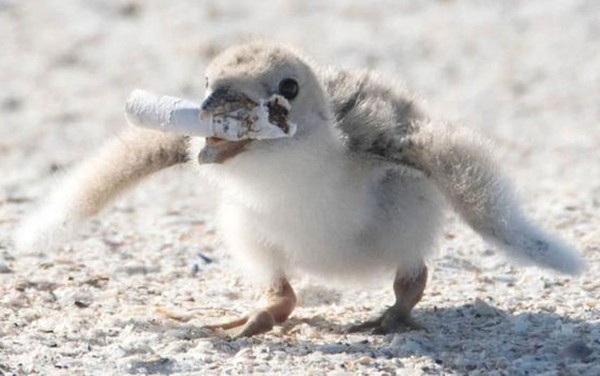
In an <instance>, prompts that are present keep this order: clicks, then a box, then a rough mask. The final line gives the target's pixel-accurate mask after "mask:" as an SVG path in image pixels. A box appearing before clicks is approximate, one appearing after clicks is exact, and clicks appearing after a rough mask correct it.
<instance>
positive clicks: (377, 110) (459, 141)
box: [17, 42, 583, 336]
mask: <svg viewBox="0 0 600 376" xmlns="http://www.w3.org/2000/svg"><path fill="white" fill-rule="evenodd" d="M206 82H207V97H206V99H205V101H204V104H203V108H202V109H203V110H204V111H208V112H210V111H214V112H215V113H219V112H227V111H230V110H231V109H232V108H235V106H238V105H242V104H243V103H259V102H261V101H263V100H265V99H267V98H270V97H272V96H273V95H280V96H282V97H284V98H285V99H286V100H287V101H288V102H289V105H290V107H289V109H287V108H286V110H288V111H289V112H285V113H281V114H279V115H278V116H280V117H286V120H289V121H290V122H291V123H294V124H296V126H297V131H296V134H295V135H294V136H293V137H290V138H281V139H266V140H248V139H245V140H240V141H227V140H223V139H215V138H209V139H206V140H205V139H201V138H190V137H182V136H173V135H168V134H161V133H158V132H154V131H148V130H139V129H130V130H128V131H126V133H125V134H124V135H123V136H122V137H120V138H119V139H118V140H117V141H114V142H112V143H110V144H109V145H107V146H105V147H104V148H103V150H101V151H100V153H99V154H98V155H97V156H96V157H93V158H91V159H90V160H88V161H85V162H84V163H83V164H82V165H81V166H80V167H79V168H78V169H77V170H76V171H74V172H73V173H72V175H71V177H69V178H68V180H67V181H66V182H65V186H64V187H62V188H61V189H60V190H57V191H56V192H55V193H54V195H53V197H52V198H51V200H50V202H49V203H48V205H47V206H46V209H42V211H41V212H39V213H37V214H35V215H34V216H32V217H31V219H30V220H28V221H27V222H25V224H24V225H23V227H22V229H21V231H20V232H19V234H18V237H17V243H18V245H19V246H21V247H35V246H40V245H43V244H47V243H48V242H49V241H51V240H53V238H55V236H56V235H57V234H58V233H60V232H62V231H63V230H64V228H66V227H69V226H70V225H71V224H73V223H75V222H77V221H78V220H80V219H81V218H85V217H89V216H90V215H93V214H95V213H96V212H97V211H98V210H100V209H101V208H102V207H103V206H104V205H105V204H106V203H107V202H109V200H110V199H111V198H113V197H114V196H115V195H116V194H118V193H119V192H122V191H123V190H124V189H125V188H127V187H130V186H132V185H133V184H134V183H135V182H137V181H139V180H140V179H141V178H142V177H144V176H147V175H149V174H152V173H154V172H156V171H158V170H161V169H164V168H167V167H170V166H172V165H175V164H179V163H183V162H186V161H190V162H191V163H194V164H196V165H199V167H198V171H199V172H200V174H201V175H202V176H204V177H205V178H206V179H207V180H208V181H210V182H212V183H213V184H214V185H215V187H216V188H218V191H219V193H220V195H221V196H222V197H221V201H220V210H218V213H219V214H218V215H219V223H220V224H221V226H220V228H221V230H222V235H223V239H224V241H225V243H226V246H227V247H228V249H229V250H230V251H231V252H232V254H233V255H234V256H236V257H237V258H238V259H240V260H241V261H242V262H243V265H244V266H245V267H247V268H248V269H249V270H251V271H253V272H255V273H256V274H260V275H261V276H262V277H263V278H265V279H266V280H267V282H268V287H267V289H266V293H265V301H264V305H263V306H262V307H261V308H260V309H258V310H257V311H255V312H253V313H251V314H249V315H248V316H246V317H243V318H241V319H238V320H235V321H232V322H229V323H225V324H220V325H213V326H210V327H211V328H215V329H216V328H220V329H224V330H227V331H228V332H229V333H230V334H231V335H233V336H251V335H255V334H259V333H264V332H266V331H269V330H271V329H272V328H273V326H274V325H275V324H278V323H282V322H283V321H285V320H286V319H287V318H288V317H289V315H290V314H291V313H292V311H293V309H294V307H295V305H296V297H295V294H294V291H293V289H292V287H291V285H290V283H289V281H288V276H289V275H290V274H291V273H294V272H300V273H309V274H314V275H320V276H323V277H325V278H338V279H343V278H351V279H355V278H361V277H369V276H374V275H380V274H381V273H384V272H390V271H391V272H392V273H395V280H394V283H393V289H394V293H395V297H396V301H395V303H394V304H393V305H392V306H391V307H390V308H388V309H387V310H386V311H385V312H384V313H383V314H382V315H381V317H379V318H378V319H375V320H373V321H369V322H366V323H363V324H359V325H355V326H353V327H351V328H350V330H372V331H373V332H375V333H389V332H393V331H398V330H401V329H402V328H406V327H415V326H416V324H414V323H413V322H412V320H411V316H410V315H411V311H412V309H413V307H414V306H415V305H416V304H417V303H418V302H419V301H420V299H421V297H422V295H423V291H424V289H425V286H426V282H427V266H426V260H427V258H428V256H429V255H430V254H431V253H432V251H433V249H434V244H435V241H436V239H437V237H438V234H439V232H440V228H441V225H442V219H443V211H444V209H445V208H446V207H447V206H450V207H451V208H452V209H453V210H455V211H456V212H457V213H458V214H459V215H460V216H461V218H462V219H463V220H464V221H465V222H466V223H467V224H468V225H469V226H470V227H471V228H473V229H474V230H475V231H476V232H477V233H479V234H480V235H481V236H482V237H483V238H484V239H485V240H487V241H490V242H491V243H493V244H495V245H497V246H498V247H499V248H500V249H502V250H504V251H506V252H507V253H508V254H509V255H510V256H511V257H512V258H513V259H516V260H521V261H525V262H530V263H534V264H537V265H539V266H542V267H548V268H551V269H555V270H557V271H559V272H563V273H567V274H577V273H579V272H580V271H581V269H582V268H583V262H582V261H581V260H580V258H579V256H578V255H577V254H576V253H575V252H574V251H572V250H571V248H569V247H568V246H567V245H565V244H563V243H562V242H561V241H560V240H558V239H555V238H553V237H551V236H549V235H547V234H546V233H544V232H543V231H542V230H541V229H539V228H538V227H536V226H535V225H533V224H532V223H531V222H530V221H528V220H527V219H526V217H525V216H524V215H523V214H522V212H521V210H520V208H519V204H518V201H517V200H516V198H515V196H514V195H513V193H512V191H511V188H510V186H509V183H508V182H507V180H506V179H505V178H504V177H503V176H502V173H501V172H500V171H499V168H498V165H497V164H496V163H495V162H494V160H493V158H492V157H491V155H490V153H489V147H488V146H487V145H485V144H484V143H482V142H481V141H480V140H479V139H478V138H477V137H476V136H474V135H473V134H472V133H471V132H469V131H467V130H466V129H463V128H460V127H455V126H452V125H450V124H445V123H439V122H436V121H433V120H431V119H429V118H428V117H427V116H426V114H425V113H424V112H423V111H422V110H421V109H420V108H418V106H417V105H416V104H415V102H414V101H413V100H412V99H411V97H410V95H409V94H408V93H406V92H405V91H404V90H402V89H401V88H399V87H398V86H396V85H394V84H391V83H390V82H389V80H386V79H383V78H380V77H379V76H378V75H376V74H373V73H370V72H360V71H358V72H357V71H345V70H338V69H334V68H320V67H318V66H316V65H314V64H312V63H310V62H309V61H308V60H306V59H305V58H303V57H302V56H301V55H300V54H299V53H297V52H296V51H294V50H292V49H289V48H287V47H283V46H279V45H272V44H267V43H262V42H253V43H249V44H244V45H241V46H237V47H233V48H231V49H229V50H226V51H225V52H223V53H222V54H221V55H219V56H218V57H216V58H215V59H214V61H213V62H212V63H211V64H210V65H209V66H208V68H207V69H206ZM280 120H281V119H280ZM207 154H209V155H210V156H211V158H206V155H207ZM197 162H199V163H197Z"/></svg>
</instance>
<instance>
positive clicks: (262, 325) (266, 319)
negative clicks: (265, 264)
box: [206, 277, 296, 338]
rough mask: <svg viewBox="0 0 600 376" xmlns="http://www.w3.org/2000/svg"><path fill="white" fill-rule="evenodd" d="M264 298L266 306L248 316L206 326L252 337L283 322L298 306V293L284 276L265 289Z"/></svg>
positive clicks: (235, 334)
mask: <svg viewBox="0 0 600 376" xmlns="http://www.w3.org/2000/svg"><path fill="white" fill-rule="evenodd" d="M264 298H265V301H266V304H265V306H264V307H263V308H261V309H259V310H257V311H255V312H253V313H251V314H249V315H248V316H244V317H242V318H240V319H237V320H233V321H230V322H226V323H223V324H218V325H207V326H206V328H209V329H222V330H225V331H226V332H227V333H228V334H229V335H230V336H231V337H233V338H239V337H250V336H253V335H255V334H261V333H266V332H268V331H270V330H271V329H273V326H274V325H275V324H281V323H282V322H284V321H285V320H287V318H288V317H289V316H290V314H291V313H292V311H293V310H294V308H295V307H296V294H295V293H294V290H293V289H292V286H291V285H290V283H289V282H288V281H287V279H285V278H283V277H282V278H281V279H280V280H279V281H278V282H277V283H276V284H275V285H274V286H272V287H270V288H268V289H267V291H265V294H264Z"/></svg>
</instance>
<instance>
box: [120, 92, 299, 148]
mask: <svg viewBox="0 0 600 376" xmlns="http://www.w3.org/2000/svg"><path fill="white" fill-rule="evenodd" d="M289 109H290V104H289V102H288V101H287V100H286V99H285V98H283V97H282V96H280V95H274V96H272V97H271V98H269V99H268V100H266V101H262V102H261V103H259V104H257V105H255V106H254V107H251V108H248V107H239V108H236V109H234V110H231V111H230V112H227V113H219V114H214V113H210V112H204V111H202V109H201V106H200V104H198V103H194V102H191V101H188V100H185V99H181V98H177V97H171V96H167V95H158V94H153V93H150V92H147V91H144V90H139V89H138V90H134V91H133V92H131V94H130V95H129V97H128V98H127V101H126V102H125V117H126V118H127V121H128V122H129V123H130V124H132V125H135V126H138V127H143V128H148V129H155V130H159V131H163V132H170V133H177V134H182V135H187V136H200V137H219V138H223V139H226V140H230V141H238V140H242V139H273V138H282V137H292V136H293V135H294V134H295V133H296V126H295V124H292V123H290V122H289V121H287V113H288V112H289ZM281 114H284V116H281ZM271 121H276V122H277V123H276V124H274V123H272V122H271Z"/></svg>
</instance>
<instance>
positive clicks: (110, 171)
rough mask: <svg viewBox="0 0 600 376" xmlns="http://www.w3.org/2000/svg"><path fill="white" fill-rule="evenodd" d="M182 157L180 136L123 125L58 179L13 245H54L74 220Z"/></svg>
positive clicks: (183, 144)
mask: <svg viewBox="0 0 600 376" xmlns="http://www.w3.org/2000/svg"><path fill="white" fill-rule="evenodd" d="M187 158H188V157H187V140H186V138H184V137H181V136H174V135H170V134H165V133H160V132H156V131H149V130H142V129H137V128H129V129H127V130H125V131H124V132H123V133H122V134H121V135H120V136H118V137H116V138H115V139H113V140H110V141H109V142H107V143H106V144H105V145H103V146H102V147H101V148H100V150H99V151H98V152H96V154H94V155H92V156H91V157H90V158H89V159H87V160H84V161H83V162H82V163H81V164H80V165H78V166H76V167H75V168H74V170H72V171H70V172H69V173H67V175H66V176H65V177H64V178H63V179H61V180H60V181H59V182H58V184H57V185H56V186H55V187H54V189H53V190H52V191H51V193H50V194H49V196H48V198H47V199H46V200H45V202H44V203H43V204H42V206H41V207H40V208H39V209H38V210H37V211H36V212H34V213H33V214H32V215H30V216H29V217H28V218H26V219H25V221H23V223H21V225H20V227H19V228H18V229H17V231H16V234H15V237H14V243H15V246H16V248H17V249H20V250H35V251H39V250H43V249H44V248H48V247H53V246H56V245H58V244H59V243H60V242H61V241H63V240H64V238H65V237H66V236H67V235H68V234H69V233H70V231H71V230H72V229H73V228H74V227H75V225H77V224H78V222H80V221H81V220H83V219H85V218H88V217H91V216H93V215H95V214H97V213H98V212H99V211H100V210H101V209H102V208H103V207H104V206H105V205H106V204H108V203H109V202H110V201H111V200H112V199H113V198H115V197H116V196H117V195H118V194H119V193H122V192H123V191H125V190H127V189H128V188H130V187H132V186H134V185H135V184H136V183H137V182H139V181H140V180H142V179H143V178H144V177H146V176H149V175H151V174H153V173H155V172H157V171H159V170H162V169H164V168H167V167H170V166H173V165H176V164H179V163H184V162H186V161H187Z"/></svg>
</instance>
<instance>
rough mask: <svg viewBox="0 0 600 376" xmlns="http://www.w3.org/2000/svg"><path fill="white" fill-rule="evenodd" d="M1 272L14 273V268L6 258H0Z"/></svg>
mask: <svg viewBox="0 0 600 376" xmlns="http://www.w3.org/2000/svg"><path fill="white" fill-rule="evenodd" d="M0 273H12V269H11V268H10V267H9V266H8V264H7V263H6V261H4V260H0Z"/></svg>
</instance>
